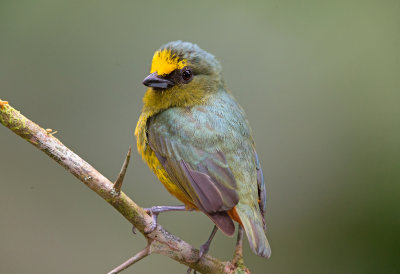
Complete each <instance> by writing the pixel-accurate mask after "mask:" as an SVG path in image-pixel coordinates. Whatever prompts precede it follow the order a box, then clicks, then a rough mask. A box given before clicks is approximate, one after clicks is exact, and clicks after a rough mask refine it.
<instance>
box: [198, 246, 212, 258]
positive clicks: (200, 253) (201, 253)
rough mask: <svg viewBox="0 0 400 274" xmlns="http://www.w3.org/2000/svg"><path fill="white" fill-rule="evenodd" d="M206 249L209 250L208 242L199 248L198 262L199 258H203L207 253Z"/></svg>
mask: <svg viewBox="0 0 400 274" xmlns="http://www.w3.org/2000/svg"><path fill="white" fill-rule="evenodd" d="M208 249H210V244H209V243H208V242H207V243H205V244H203V245H201V246H200V252H199V257H200V258H199V260H200V259H201V257H203V255H204V254H207V253H208Z"/></svg>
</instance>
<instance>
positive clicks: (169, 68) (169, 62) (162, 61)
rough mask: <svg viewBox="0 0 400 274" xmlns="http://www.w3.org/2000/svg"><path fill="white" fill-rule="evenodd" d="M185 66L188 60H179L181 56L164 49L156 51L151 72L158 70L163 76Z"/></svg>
mask: <svg viewBox="0 0 400 274" xmlns="http://www.w3.org/2000/svg"><path fill="white" fill-rule="evenodd" d="M184 66H186V60H180V61H179V57H178V56H175V54H172V52H171V50H167V49H163V50H161V51H160V50H159V51H156V52H155V53H154V56H153V62H152V63H151V70H150V73H154V72H157V74H158V75H161V76H163V75H167V74H170V73H171V72H173V71H174V70H176V69H181V68H183V67H184Z"/></svg>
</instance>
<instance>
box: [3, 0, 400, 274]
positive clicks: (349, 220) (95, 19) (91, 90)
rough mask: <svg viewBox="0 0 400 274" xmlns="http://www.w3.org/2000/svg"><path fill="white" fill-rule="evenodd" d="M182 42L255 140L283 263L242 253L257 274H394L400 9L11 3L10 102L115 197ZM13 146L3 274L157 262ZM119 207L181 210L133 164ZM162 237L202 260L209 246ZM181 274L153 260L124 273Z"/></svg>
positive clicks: (7, 16)
mask: <svg viewBox="0 0 400 274" xmlns="http://www.w3.org/2000/svg"><path fill="white" fill-rule="evenodd" d="M177 39H181V40H187V41H192V42H195V43H197V44H198V45H200V47H202V48H203V49H205V50H207V51H210V52H211V53H213V54H214V55H216V56H217V57H218V59H219V60H220V61H221V63H222V65H223V68H224V76H225V80H226V82H227V84H228V86H229V87H230V89H231V90H232V92H233V93H234V94H235V96H236V98H237V99H238V100H239V101H240V103H241V105H242V106H243V107H244V109H245V110H246V112H247V114H248V117H249V120H250V122H251V125H252V127H253V130H254V132H255V140H256V143H257V149H258V154H259V157H260V160H261V162H262V165H263V169H264V174H265V177H266V184H267V189H268V212H267V219H268V238H269V239H270V242H271V245H272V257H271V259H270V260H265V259H262V258H259V257H257V256H256V255H254V254H253V253H251V251H250V250H249V248H248V244H247V243H246V246H245V261H246V263H247V265H248V266H249V267H250V269H251V270H252V271H253V273H399V272H400V235H399V232H400V181H399V178H400V157H399V155H400V145H399V143H400V120H399V117H400V107H399V102H400V50H399V49H400V2H399V1H389V0H387V1H253V2H250V1H229V2H228V1H225V2H223V1H221V2H220V1H201V2H200V1H143V2H135V1H53V0H48V1H30V0H26V1H22V0H21V1H13V0H0V98H1V99H3V100H8V101H9V102H10V104H12V105H13V106H14V107H16V108H17V109H19V110H21V112H22V113H23V114H25V115H26V116H28V117H29V118H30V119H32V120H33V121H35V122H37V123H38V124H40V125H41V126H43V127H45V128H52V129H54V130H58V133H57V134H56V136H57V137H58V138H59V139H60V140H61V141H62V142H64V144H66V145H67V146H68V147H70V148H71V149H72V150H74V151H75V152H77V153H78V154H79V155H81V156H82V157H83V158H84V159H86V160H87V161H88V162H89V163H91V164H92V165H93V166H94V167H96V168H97V169H98V170H99V171H100V172H102V173H103V174H104V175H106V176H107V177H108V178H110V179H111V180H114V179H115V177H116V176H117V174H118V172H119V170H120V166H121V164H122V161H123V158H124V157H125V154H126V151H127V149H128V146H129V145H132V146H133V147H134V150H136V149H135V148H136V143H135V139H134V135H133V129H134V127H135V125H136V121H137V118H138V116H139V113H140V110H141V106H142V102H141V98H142V96H143V94H144V92H145V87H144V86H142V84H141V81H142V79H143V78H144V77H145V76H146V75H147V73H148V71H149V68H150V62H151V58H152V55H153V52H154V50H156V49H157V48H159V46H160V45H162V44H163V43H166V42H168V41H171V40H177ZM0 144H1V150H0V155H1V157H0V186H1V191H0V273H105V272H107V271H109V270H111V269H112V268H113V267H115V266H116V265H118V264H120V263H122V262H123V261H124V260H125V259H127V258H128V257H130V256H132V255H133V254H134V253H136V252H137V251H139V250H140V249H141V248H142V247H144V245H145V241H144V238H143V237H142V236H141V235H136V236H134V235H133V234H132V233H131V226H130V224H129V223H128V222H127V221H125V219H124V218H121V216H120V215H119V213H118V212H116V211H115V210H114V209H113V208H112V207H110V206H109V205H108V204H107V203H105V202H104V201H103V200H101V199H100V198H99V197H97V195H95V194H94V193H93V192H92V191H90V190H89V189H88V188H86V187H85V186H84V185H83V184H82V183H80V182H78V181H77V180H76V179H75V178H74V177H73V176H71V175H70V174H68V173H67V172H66V171H65V170H64V169H62V168H61V167H60V166H58V165H57V164H55V163H54V162H53V161H52V160H51V159H50V158H48V157H47V156H46V155H44V154H43V153H41V152H39V151H37V150H36V149H35V148H34V147H33V146H31V145H29V144H28V143H26V142H25V141H24V140H22V139H20V138H19V137H17V136H15V135H14V134H13V133H12V132H10V131H9V130H8V129H6V128H4V127H2V128H0ZM123 190H124V191H125V192H126V193H127V194H128V195H130V196H131V197H132V198H133V199H134V200H135V201H136V202H137V203H138V204H139V205H141V206H144V207H149V206H152V205H163V204H166V205H174V204H178V202H177V201H176V200H175V199H174V198H172V197H170V196H169V194H168V193H167V192H166V191H165V190H164V188H163V187H162V185H161V184H160V183H159V182H158V181H157V179H156V177H155V176H154V175H153V174H152V173H151V172H150V170H149V169H148V168H147V167H146V166H145V164H144V163H143V162H142V161H141V159H140V157H139V156H138V155H137V154H136V153H134V157H133V160H132V162H131V166H130V168H129V171H128V174H127V178H126V180H125V183H124V186H123ZM160 223H161V224H162V225H163V226H164V227H165V228H166V229H167V230H169V231H170V232H172V233H174V234H176V235H178V236H180V237H182V238H183V239H184V240H186V241H188V242H190V243H192V244H193V245H194V246H200V245H201V244H202V243H203V242H204V241H205V240H206V239H207V237H208V235H209V232H210V231H211V228H212V224H211V222H210V221H209V220H208V218H207V217H205V216H204V215H202V214H200V213H169V214H164V215H161V217H160ZM234 243H235V239H234V238H227V237H225V236H224V235H222V233H220V232H219V233H218V234H217V237H216V240H215V242H214V243H213V244H212V247H211V250H210V253H211V254H212V255H214V256H217V257H220V258H222V259H230V258H231V256H232V252H233V247H234ZM185 271H186V267H185V266H183V265H180V264H178V263H176V262H174V261H172V260H169V259H167V258H165V257H162V256H158V255H153V256H150V257H148V258H146V259H144V260H143V261H141V262H139V263H137V264H136V265H135V266H133V267H131V268H130V269H128V270H127V271H126V273H185Z"/></svg>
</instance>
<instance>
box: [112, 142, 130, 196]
mask: <svg viewBox="0 0 400 274" xmlns="http://www.w3.org/2000/svg"><path fill="white" fill-rule="evenodd" d="M131 152H132V149H131V147H130V146H129V149H128V153H127V154H126V158H125V161H124V164H123V165H122V168H121V171H120V172H119V174H118V178H117V180H116V181H115V183H114V190H115V192H116V193H117V194H118V195H119V193H120V192H121V187H122V183H123V182H124V178H125V174H126V170H127V168H128V165H129V160H130V159H131Z"/></svg>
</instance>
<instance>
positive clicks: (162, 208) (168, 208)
mask: <svg viewBox="0 0 400 274" xmlns="http://www.w3.org/2000/svg"><path fill="white" fill-rule="evenodd" d="M144 210H145V211H146V212H147V214H149V215H150V216H151V217H152V218H153V222H152V224H151V225H150V226H149V227H146V228H145V229H144V233H146V234H149V233H151V232H153V231H154V229H156V227H157V218H158V215H159V214H160V213H161V212H167V211H184V210H186V206H184V205H181V206H153V207H149V208H144ZM132 232H133V234H136V228H135V227H133V228H132Z"/></svg>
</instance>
